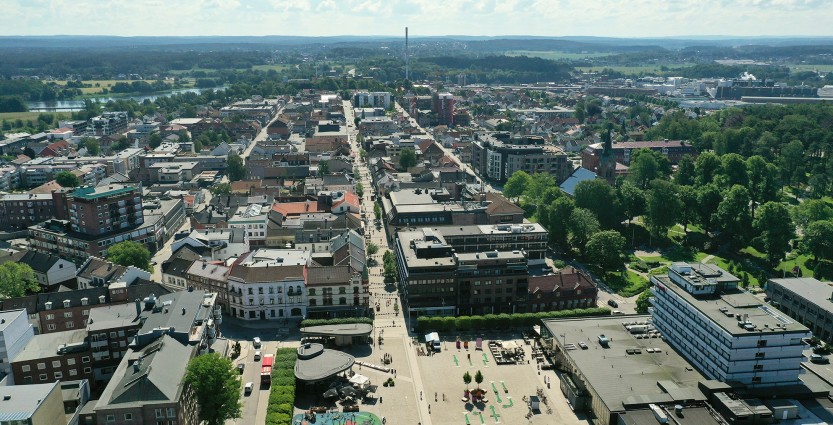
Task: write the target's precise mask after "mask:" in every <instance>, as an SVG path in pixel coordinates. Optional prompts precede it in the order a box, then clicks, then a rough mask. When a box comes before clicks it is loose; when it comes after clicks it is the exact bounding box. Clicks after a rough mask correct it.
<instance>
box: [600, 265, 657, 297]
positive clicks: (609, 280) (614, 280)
mask: <svg viewBox="0 0 833 425" xmlns="http://www.w3.org/2000/svg"><path fill="white" fill-rule="evenodd" d="M623 274H624V275H623ZM604 281H605V284H607V286H608V287H609V288H610V289H612V290H614V291H616V293H617V294H619V295H621V296H623V297H632V296H634V295H638V294H639V293H641V292H642V291H644V290H645V288H647V287H648V280H647V279H645V278H644V277H642V276H640V275H638V274H636V273H635V272H633V271H631V270H625V271H624V272H608V273H606V274H605V277H604Z"/></svg>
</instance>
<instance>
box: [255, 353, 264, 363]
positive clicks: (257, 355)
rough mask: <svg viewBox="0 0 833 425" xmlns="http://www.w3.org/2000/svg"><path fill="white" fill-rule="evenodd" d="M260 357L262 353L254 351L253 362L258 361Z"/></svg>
mask: <svg viewBox="0 0 833 425" xmlns="http://www.w3.org/2000/svg"><path fill="white" fill-rule="evenodd" d="M261 355H262V353H261V352H260V351H255V361H259V360H260V356H261Z"/></svg>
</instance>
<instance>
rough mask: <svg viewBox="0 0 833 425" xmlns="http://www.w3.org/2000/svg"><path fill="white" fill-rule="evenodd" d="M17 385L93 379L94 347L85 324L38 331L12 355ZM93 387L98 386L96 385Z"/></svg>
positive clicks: (12, 368) (12, 366) (13, 371)
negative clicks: (42, 331) (76, 326)
mask: <svg viewBox="0 0 833 425" xmlns="http://www.w3.org/2000/svg"><path fill="white" fill-rule="evenodd" d="M11 370H12V374H13V375H14V382H15V383H16V384H17V385H29V384H45V383H47V382H55V381H62V380H65V379H66V380H77V379H87V380H89V381H90V382H92V381H93V364H92V351H90V345H89V343H88V342H87V330H86V329H84V328H81V329H76V330H71V331H63V332H53V333H46V334H41V335H35V336H34V337H33V338H32V339H31V340H30V341H29V343H28V344H26V347H24V348H23V350H21V351H20V352H19V353H18V354H17V356H15V357H14V358H13V359H12V364H11ZM93 387H95V386H94V385H93Z"/></svg>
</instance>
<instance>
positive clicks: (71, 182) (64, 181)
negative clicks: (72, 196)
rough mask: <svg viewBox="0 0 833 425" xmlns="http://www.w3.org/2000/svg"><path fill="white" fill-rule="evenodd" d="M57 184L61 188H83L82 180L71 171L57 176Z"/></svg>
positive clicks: (62, 172)
mask: <svg viewBox="0 0 833 425" xmlns="http://www.w3.org/2000/svg"><path fill="white" fill-rule="evenodd" d="M55 182H57V183H58V184H59V185H61V187H78V186H81V179H79V178H78V176H76V175H75V174H72V173H71V172H69V171H61V172H60V173H58V174H56V175H55Z"/></svg>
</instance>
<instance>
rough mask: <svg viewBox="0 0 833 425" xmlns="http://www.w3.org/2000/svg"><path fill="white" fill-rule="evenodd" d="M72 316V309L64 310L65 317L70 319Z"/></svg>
mask: <svg viewBox="0 0 833 425" xmlns="http://www.w3.org/2000/svg"><path fill="white" fill-rule="evenodd" d="M70 317H72V312H71V311H65V312H64V318H66V319H68V318H70Z"/></svg>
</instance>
